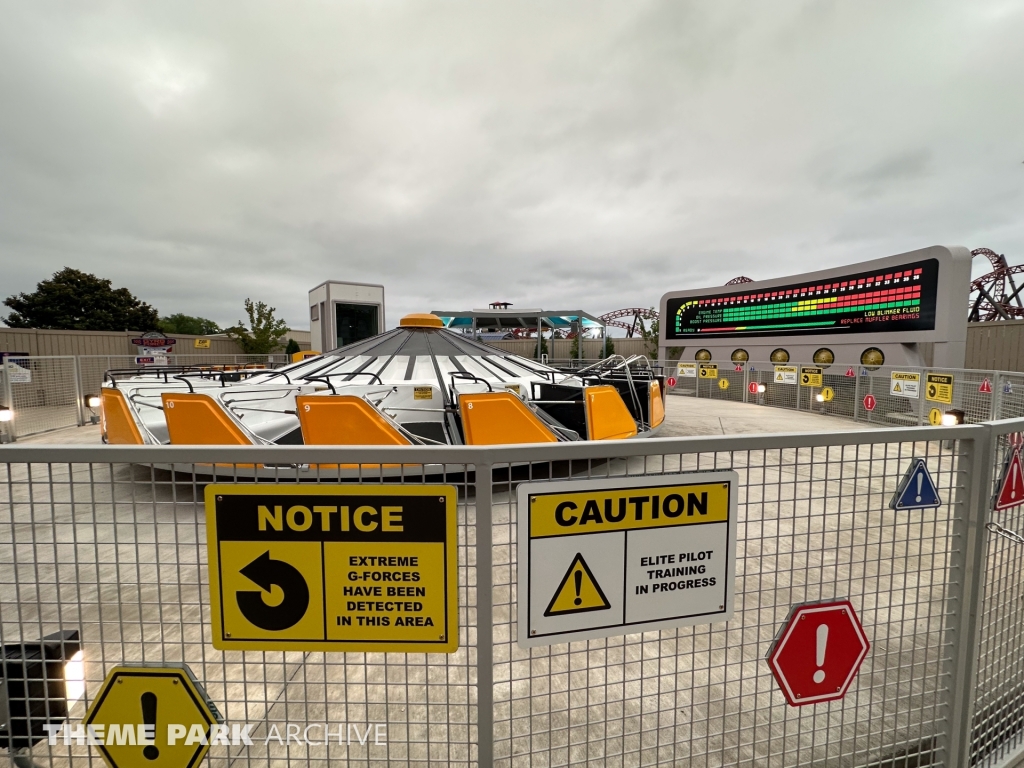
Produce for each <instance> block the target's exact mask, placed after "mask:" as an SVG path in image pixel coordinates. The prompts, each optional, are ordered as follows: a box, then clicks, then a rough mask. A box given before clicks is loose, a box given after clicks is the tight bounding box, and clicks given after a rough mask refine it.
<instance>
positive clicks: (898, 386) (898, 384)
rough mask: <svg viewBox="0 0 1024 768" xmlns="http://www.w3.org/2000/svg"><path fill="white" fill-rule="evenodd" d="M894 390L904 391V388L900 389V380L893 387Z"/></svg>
mask: <svg viewBox="0 0 1024 768" xmlns="http://www.w3.org/2000/svg"><path fill="white" fill-rule="evenodd" d="M892 391H893V392H902V391H903V390H902V389H900V383H899V382H898V381H897V382H896V385H895V386H894V387H893V388H892Z"/></svg>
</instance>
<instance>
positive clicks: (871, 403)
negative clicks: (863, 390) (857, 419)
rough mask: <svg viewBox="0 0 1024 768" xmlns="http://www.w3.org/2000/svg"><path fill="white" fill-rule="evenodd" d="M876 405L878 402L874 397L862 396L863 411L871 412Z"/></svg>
mask: <svg viewBox="0 0 1024 768" xmlns="http://www.w3.org/2000/svg"><path fill="white" fill-rule="evenodd" d="M876 405H878V401H877V400H875V396H874V395H864V410H865V411H873V410H875V406H876Z"/></svg>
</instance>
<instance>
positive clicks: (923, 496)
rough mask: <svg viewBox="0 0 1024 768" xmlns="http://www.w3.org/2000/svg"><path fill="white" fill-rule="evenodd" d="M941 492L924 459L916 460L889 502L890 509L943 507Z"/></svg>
mask: <svg viewBox="0 0 1024 768" xmlns="http://www.w3.org/2000/svg"><path fill="white" fill-rule="evenodd" d="M941 504H942V499H940V498H939V490H938V488H936V487H935V483H934V481H933V480H932V476H931V475H930V474H929V472H928V467H927V466H926V465H925V463H924V459H914V461H913V462H912V463H911V465H910V466H909V467H908V468H907V471H906V473H905V474H904V475H903V479H902V480H900V484H899V486H898V487H897V488H896V493H894V494H893V496H892V500H891V501H890V502H889V508H890V509H896V510H900V509H928V508H929V507H938V506H941Z"/></svg>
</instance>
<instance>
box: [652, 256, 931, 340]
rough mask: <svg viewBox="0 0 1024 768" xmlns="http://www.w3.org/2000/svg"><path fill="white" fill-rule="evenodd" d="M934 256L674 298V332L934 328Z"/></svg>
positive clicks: (677, 335) (670, 329)
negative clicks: (885, 267)
mask: <svg viewBox="0 0 1024 768" xmlns="http://www.w3.org/2000/svg"><path fill="white" fill-rule="evenodd" d="M938 279H939V262H938V260H936V259H925V260H923V261H918V262H913V263H910V264H907V265H905V266H903V267H901V268H900V269H895V270H893V271H887V272H883V273H882V274H876V272H875V270H872V271H871V272H855V273H852V274H849V275H843V276H842V279H840V278H835V277H834V278H831V279H830V280H827V281H825V282H824V283H819V282H818V281H815V282H814V283H793V284H790V285H780V286H778V287H773V288H772V289H771V290H760V289H758V290H756V291H754V290H739V291H734V292H732V293H725V294H719V293H716V294H714V295H708V296H690V297H687V298H685V299H669V300H668V304H667V310H668V317H669V319H670V322H669V323H668V324H667V336H666V338H668V339H685V338H695V337H697V336H701V337H703V336H708V335H715V336H730V337H744V336H758V335H761V334H764V333H765V332H770V333H771V334H772V335H773V336H778V335H783V334H785V335H791V336H800V335H808V334H821V333H830V332H832V331H837V330H841V331H843V332H845V333H885V332H892V331H930V330H932V329H933V328H934V327H935V298H936V289H937V287H938Z"/></svg>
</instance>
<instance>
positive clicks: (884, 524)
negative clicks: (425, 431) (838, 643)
mask: <svg viewBox="0 0 1024 768" xmlns="http://www.w3.org/2000/svg"><path fill="white" fill-rule="evenodd" d="M863 428H864V427H863V426H862V425H859V424H855V423H853V422H849V421H844V420H841V419H837V418H830V417H824V416H820V415H815V414H811V413H797V412H793V411H786V410H778V409H770V408H763V407H758V406H754V405H744V404H739V403H729V402H723V401H712V400H703V399H702V400H699V401H698V400H694V399H691V398H685V397H671V398H669V401H668V404H667V424H666V427H665V429H664V430H663V432H662V436H664V437H670V436H684V435H721V434H730V435H732V434H750V433H757V432H762V433H764V432H790V433H791V432H797V431H801V430H806V431H813V432H842V431H852V430H861V429H863ZM885 440H886V438H885V433H884V432H881V433H879V436H878V437H877V438H876V442H874V443H868V444H863V445H861V444H849V443H848V444H845V445H844V444H842V440H837V445H835V446H832V447H825V448H788V449H769V450H761V451H750V450H733V451H724V450H718V451H716V450H715V447H714V444H713V443H709V444H708V446H707V448H706V449H702V450H701V452H700V453H689V454H679V453H676V454H658V453H652V454H651V455H649V456H641V457H634V458H630V459H622V458H609V459H607V460H602V461H594V462H592V463H591V464H590V465H589V467H588V469H587V470H586V472H587V474H589V475H593V476H599V475H622V474H660V473H663V472H676V471H689V470H694V469H712V468H714V469H734V470H735V471H736V472H737V473H738V475H739V499H738V502H739V514H740V520H739V526H738V541H737V552H736V561H737V572H736V581H735V617H734V619H733V620H732V621H730V622H729V623H728V624H716V625H704V626H695V627H680V628H678V629H673V630H664V631H662V632H649V633H645V634H632V635H625V636H618V637H611V638H607V639H603V640H591V641H586V642H578V643H572V644H560V645H553V646H550V647H541V648H533V649H522V648H520V647H519V646H518V644H517V643H516V642H515V640H514V638H515V636H516V610H517V605H516V602H517V596H516V582H517V565H518V563H517V546H516V531H517V514H518V510H517V509H516V494H515V487H514V484H513V483H510V482H509V481H508V480H507V479H506V480H495V481H494V483H493V505H492V509H491V510H489V515H488V518H489V519H490V521H491V525H492V530H493V537H494V547H493V552H492V557H493V562H494V570H493V576H494V592H493V605H494V610H493V614H494V626H493V637H494V646H493V647H494V660H495V664H494V668H493V674H494V680H495V686H494V698H495V704H494V717H495V754H496V762H495V764H496V765H501V766H509V767H510V768H511V767H513V766H514V767H515V768H519V766H523V767H524V768H525V767H527V766H530V767H531V768H532V766H555V765H571V766H608V767H609V768H611V767H612V766H616V767H623V766H639V765H687V766H695V767H702V768H712V767H713V766H714V767H717V766H751V767H753V766H758V767H760V766H772V767H777V768H788V767H789V766H798V765H799V766H804V765H814V766H826V765H827V766H832V765H835V766H859V765H867V764H870V763H872V762H874V761H877V760H879V759H882V758H884V757H886V756H891V755H892V754H893V753H894V752H895V751H896V750H898V749H899V748H902V747H904V746H908V745H911V746H912V745H915V744H918V743H919V742H921V741H922V740H925V741H927V739H929V738H930V737H931V736H933V735H935V733H936V732H937V731H938V730H940V729H941V728H942V727H943V726H942V722H943V718H944V717H945V714H946V710H945V709H943V703H944V701H945V699H944V692H945V690H944V685H945V684H946V682H947V680H946V678H945V677H944V673H943V670H944V669H945V664H946V663H947V660H948V658H949V656H950V654H951V653H952V652H953V651H952V649H951V648H950V646H949V643H948V642H947V640H946V638H945V635H944V630H943V617H944V615H945V613H946V600H947V598H948V594H947V591H946V582H947V578H948V568H949V564H950V558H951V556H952V554H953V553H954V552H955V551H956V549H957V546H958V544H957V540H956V539H955V537H954V535H953V531H952V526H951V525H950V523H949V521H950V519H951V517H952V515H953V509H952V508H951V507H950V506H948V505H947V506H943V507H941V508H940V509H938V510H923V511H916V512H904V513H895V512H893V511H892V510H890V509H889V508H888V500H889V497H890V496H891V494H892V493H893V490H894V489H895V487H896V483H897V482H898V481H899V479H900V477H901V476H902V473H903V471H904V470H905V468H906V466H908V462H909V461H910V459H911V457H915V456H918V457H922V458H926V460H927V461H928V464H929V467H930V469H931V471H932V473H933V477H935V478H936V481H937V482H938V485H939V488H940V491H941V493H942V494H943V497H944V498H945V499H947V500H950V499H951V498H952V496H953V493H954V488H955V486H956V484H957V479H956V478H957V470H956V463H957V456H956V454H955V449H946V448H943V447H941V446H939V445H938V444H937V443H917V444H902V443H890V442H885ZM98 441H99V435H98V428H96V427H84V428H77V429H70V430H64V431H61V432H51V433H47V434H43V435H37V436H34V437H28V438H25V439H24V440H21V441H19V444H38V443H64V444H70V443H76V444H89V443H94V442H98ZM651 450H652V451H654V450H659V448H658V446H657V445H655V444H652V446H651ZM609 456H610V457H611V456H614V451H610V452H609ZM2 462H3V449H0V640H2V641H3V642H5V643H6V642H12V641H15V640H17V639H20V638H23V639H25V640H29V639H32V638H34V637H38V636H40V635H42V634H46V633H49V632H52V631H55V630H56V629H57V628H58V627H68V626H74V627H80V628H81V630H82V634H83V640H84V647H85V658H86V662H85V663H86V676H87V682H88V686H87V688H88V692H89V696H94V695H95V693H96V691H97V690H98V687H99V685H100V682H101V681H102V679H103V678H104V676H105V675H106V674H107V672H108V671H109V670H110V668H111V667H112V666H113V665H115V664H121V663H134V662H139V661H163V660H166V661H185V662H187V663H188V664H189V666H190V667H191V669H192V670H193V672H194V673H195V674H196V676H197V677H198V679H199V680H200V681H201V682H203V684H204V685H205V686H206V688H207V692H208V693H209V695H210V697H211V698H212V700H213V701H214V702H215V703H216V705H217V706H218V707H219V708H220V710H221V711H222V712H223V713H224V714H225V716H226V718H227V721H228V723H244V722H249V723H254V724H257V725H258V727H257V728H256V729H255V731H254V735H255V736H256V739H255V741H256V746H254V747H250V748H248V749H246V748H239V747H223V746H216V747H214V748H213V750H212V751H211V753H210V757H209V758H208V764H210V765H212V766H217V768H219V767H220V766H228V765H245V766H277V765H281V766H285V765H288V766H292V765H318V766H321V765H322V766H326V765H328V761H329V764H330V765H359V766H385V765H387V766H398V765H421V766H424V765H438V766H441V765H468V764H471V763H472V762H473V761H474V753H475V746H474V745H475V743H476V741H477V739H476V734H475V725H474V723H475V720H476V716H475V706H476V705H475V701H476V693H475V689H474V681H475V679H476V670H475V667H474V664H475V658H476V652H475V648H474V645H475V641H476V629H475V623H476V610H475V604H476V589H475V583H476V573H475V569H474V567H473V563H474V562H475V546H474V542H475V540H476V520H477V509H476V504H475V501H474V499H475V494H474V492H473V488H472V487H471V481H466V486H465V487H464V488H462V489H461V493H460V504H459V538H460V557H459V563H460V566H459V583H460V589H459V605H460V626H461V628H462V629H461V631H460V649H459V650H458V651H457V652H456V653H455V654H452V655H448V656H446V655H441V654H430V655H425V654H408V655H406V654H354V653H351V654H323V653H305V654H304V653H295V652H293V653H283V652H280V651H278V652H265V653H263V652H245V653H243V652H238V651H229V652H220V651H217V650H215V649H213V647H212V643H211V639H210V638H211V625H210V603H209V595H208V584H209V576H208V573H207V565H206V564H207V550H206V546H207V542H206V536H205V524H204V523H205V511H204V508H203V501H202V491H203V487H204V485H205V483H206V482H207V481H208V478H207V476H206V475H204V474H201V473H199V472H197V473H196V474H194V475H193V474H187V473H177V474H171V473H169V472H166V471H164V470H154V469H152V468H149V467H146V466H140V465H114V466H110V465H103V464H91V465H72V466H68V465H66V464H65V465H60V464H57V465H53V466H50V465H32V466H26V465H24V464H21V465H11V464H4V463H2ZM843 597H848V598H850V599H851V601H852V602H853V604H854V606H855V608H856V610H857V611H858V614H859V617H860V620H861V621H862V623H863V624H864V626H865V630H866V632H867V635H868V638H869V640H870V642H871V644H872V651H871V653H870V654H869V656H868V658H867V659H866V660H865V663H864V666H863V667H862V669H861V671H860V674H859V675H858V677H857V679H856V680H855V681H854V682H853V686H852V688H851V692H850V694H849V695H848V696H847V698H846V699H844V700H843V701H842V702H835V703H833V704H822V705H815V706H810V707H800V708H791V707H788V706H787V705H786V704H785V702H784V700H783V698H782V696H781V693H780V692H779V690H778V687H777V685H776V684H775V682H774V680H773V679H772V676H771V674H770V671H769V669H768V667H767V664H766V663H765V662H764V656H765V654H766V653H767V652H768V649H769V648H770V646H771V642H772V639H773V637H774V636H775V634H776V632H777V631H778V630H779V628H780V627H781V626H782V624H783V623H784V621H785V618H786V615H787V613H788V611H789V609H790V607H791V606H792V605H793V604H795V603H800V602H805V601H810V600H819V599H827V598H843ZM83 709H84V705H83V704H81V703H80V704H79V705H78V706H77V707H76V708H75V710H74V711H73V720H74V719H75V718H76V717H79V716H81V713H82V711H83ZM325 721H326V722H328V723H330V725H331V727H332V729H337V727H338V726H339V725H344V724H346V723H349V724H353V725H359V727H360V733H361V732H362V731H363V730H365V725H364V724H367V723H384V724H386V729H387V731H386V732H387V736H386V740H387V744H386V745H374V744H372V741H371V743H370V744H363V745H359V744H358V743H357V742H355V741H353V743H352V744H351V745H350V744H345V745H342V746H338V745H336V744H332V746H331V747H329V748H326V747H323V746H315V747H314V746H307V745H300V744H292V745H290V746H281V745H278V743H277V742H276V741H273V740H271V741H270V742H269V744H265V743H264V739H265V738H266V736H267V734H268V732H269V731H268V728H269V727H270V725H271V724H273V725H274V726H275V727H276V728H277V729H278V730H279V731H280V733H281V734H282V736H284V734H285V730H286V725H287V724H288V723H293V724H295V723H297V724H299V725H300V726H301V727H303V728H304V727H305V726H306V724H307V723H322V722H325ZM940 759H941V758H940ZM47 760H49V764H50V765H54V766H57V765H72V766H75V765H81V766H85V765H87V764H90V763H89V762H88V760H89V748H88V747H64V746H59V747H56V748H54V749H53V752H52V753H51V754H50V755H48V756H47V755H43V756H42V757H41V759H40V762H46V761H47ZM97 761H98V758H96V757H95V756H94V757H93V763H92V764H95V763H96V762H97ZM922 764H924V763H922Z"/></svg>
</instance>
